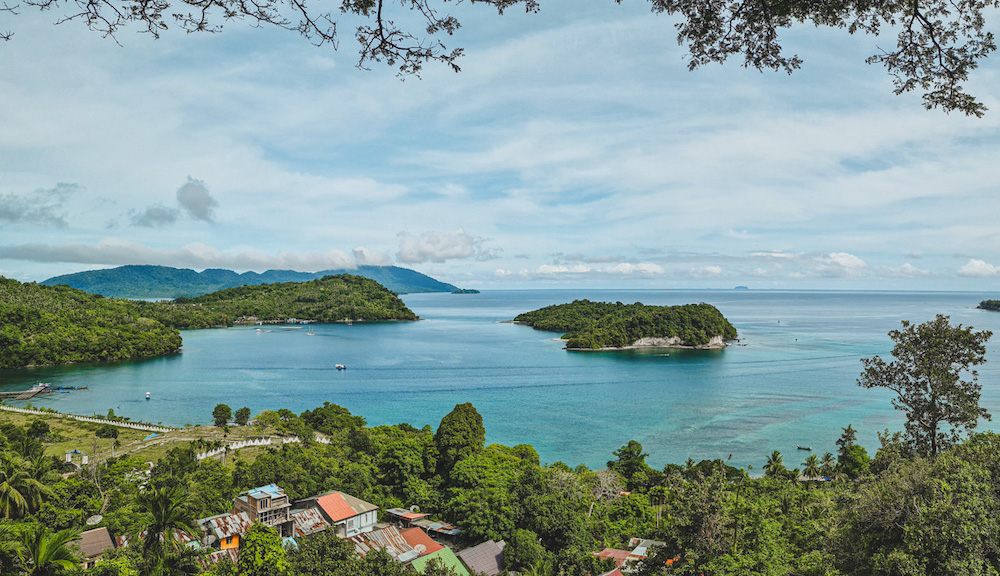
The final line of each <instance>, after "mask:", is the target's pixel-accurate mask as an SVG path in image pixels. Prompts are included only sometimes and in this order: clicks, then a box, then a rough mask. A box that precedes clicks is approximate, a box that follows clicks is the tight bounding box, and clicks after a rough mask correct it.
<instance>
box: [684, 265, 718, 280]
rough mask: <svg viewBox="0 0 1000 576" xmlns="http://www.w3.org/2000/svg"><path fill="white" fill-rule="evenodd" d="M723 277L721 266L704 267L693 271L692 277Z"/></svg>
mask: <svg viewBox="0 0 1000 576" xmlns="http://www.w3.org/2000/svg"><path fill="white" fill-rule="evenodd" d="M721 275H722V267H721V266H714V265H712V266H702V267H700V268H694V269H692V270H691V276H694V277H695V278H714V277H716V276H721Z"/></svg>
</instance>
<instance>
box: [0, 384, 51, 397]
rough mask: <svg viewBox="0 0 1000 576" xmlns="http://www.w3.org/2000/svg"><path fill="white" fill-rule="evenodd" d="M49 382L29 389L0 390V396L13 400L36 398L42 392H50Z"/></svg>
mask: <svg viewBox="0 0 1000 576" xmlns="http://www.w3.org/2000/svg"><path fill="white" fill-rule="evenodd" d="M50 391H51V390H49V385H48V384H44V383H41V384H35V385H34V386H32V387H31V388H28V389H27V390H17V391H14V392H0V398H10V399H13V400H29V399H31V398H34V397H35V395H37V394H42V393H43V392H50Z"/></svg>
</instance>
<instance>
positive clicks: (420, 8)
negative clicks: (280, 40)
mask: <svg viewBox="0 0 1000 576" xmlns="http://www.w3.org/2000/svg"><path fill="white" fill-rule="evenodd" d="M615 1H616V2H617V3H619V4H620V3H621V0H615ZM649 1H650V5H651V6H650V8H651V10H652V12H653V13H655V14H664V15H667V16H670V17H672V18H671V22H673V23H674V26H675V27H676V30H677V41H678V43H680V44H682V45H684V46H685V47H686V48H687V51H688V56H689V57H688V68H690V69H695V68H698V67H700V66H704V65H705V64H709V63H715V62H724V61H726V60H728V59H730V58H738V59H740V60H742V64H743V66H745V67H748V68H749V67H753V68H756V69H758V70H762V71H763V70H775V71H784V72H788V73H792V72H793V71H795V70H797V69H799V68H800V67H801V66H802V64H803V61H802V59H801V58H800V57H799V56H798V55H795V54H791V55H790V54H787V53H786V52H785V50H784V47H783V46H782V38H781V33H782V32H784V31H786V30H788V29H790V28H792V27H794V26H801V25H809V24H811V25H814V26H817V27H829V28H836V29H840V30H843V31H845V32H847V33H849V34H855V33H859V32H861V33H865V34H870V35H873V36H875V35H882V34H895V35H896V39H895V45H894V46H892V45H888V46H887V45H886V44H885V43H880V44H879V47H878V48H877V51H876V53H875V54H873V55H872V56H871V57H869V58H868V60H867V62H868V63H869V64H879V65H882V66H884V67H885V69H886V71H887V72H888V73H889V75H890V76H891V77H892V79H893V87H894V91H895V93H896V94H902V93H905V92H911V91H922V92H923V101H924V106H925V107H926V108H928V109H930V108H941V109H943V110H945V111H947V112H950V111H959V112H962V113H964V114H968V115H975V116H981V115H982V114H983V113H984V111H985V110H986V107H985V106H984V105H983V104H982V103H981V102H980V101H978V100H977V99H976V97H975V96H974V95H972V94H969V93H968V92H967V91H966V90H965V88H964V87H963V86H962V84H963V83H964V82H966V81H967V80H968V79H969V73H970V72H971V71H973V70H975V69H976V68H977V67H978V66H979V63H980V62H981V61H982V60H983V59H985V58H987V57H988V56H989V55H990V54H991V53H992V52H994V51H995V50H996V43H995V41H994V36H993V34H992V33H991V32H989V31H988V29H987V21H986V16H987V14H988V13H989V10H990V9H991V8H996V7H997V6H1000V2H998V1H997V0H961V1H958V2H956V1H951V0H912V1H907V2H900V1H897V0H838V1H834V0H818V1H805V0H757V1H754V2H747V1H744V0H725V1H722V0H720V1H716V2H690V1H688V0H649ZM446 2H447V0H400V1H399V2H398V3H397V2H389V1H388V0H344V2H342V3H340V4H339V5H338V8H337V9H335V10H328V9H326V8H325V7H323V6H321V5H318V4H317V3H310V2H309V1H308V0H260V1H258V2H252V3H248V2H242V1H240V0H157V1H155V2H154V1H149V0H105V1H101V2H98V1H96V0H76V1H75V2H67V1H64V0H23V1H22V2H21V3H20V4H18V3H14V4H11V3H4V4H0V12H8V13H11V14H17V13H19V11H20V10H23V9H24V8H25V7H33V8H39V9H41V10H48V9H53V8H65V7H68V8H69V12H68V14H67V15H65V16H61V17H57V22H60V23H62V22H67V21H74V20H75V21H79V22H82V23H84V24H85V25H86V26H88V27H89V28H90V29H92V30H94V31H95V32H98V33H100V34H103V35H104V36H110V37H112V38H113V37H115V36H116V34H118V33H119V32H121V31H123V30H127V29H133V28H134V29H137V30H138V31H140V32H145V33H149V34H151V35H153V36H155V37H158V36H159V34H160V33H162V32H164V31H165V30H167V28H168V26H170V25H176V26H178V27H179V28H181V29H183V30H186V31H188V32H218V31H220V30H221V29H222V23H223V22H229V21H234V20H237V21H238V20H243V21H247V22H249V23H250V24H251V25H257V26H259V25H271V26H277V27H279V28H283V29H287V30H291V31H293V32H297V33H299V34H301V35H302V36H304V37H305V38H306V39H307V40H308V41H310V42H312V43H313V44H315V45H317V46H323V45H327V46H331V47H333V48H334V49H336V48H337V47H338V45H339V41H340V39H341V38H342V36H343V30H344V29H343V28H338V25H339V24H341V23H344V24H346V29H347V31H348V32H347V33H348V34H350V35H353V36H354V38H355V40H357V43H358V55H359V56H358V61H357V66H358V67H360V68H365V69H367V68H368V67H369V66H370V65H371V64H372V63H385V64H386V65H388V66H390V67H394V68H397V70H398V72H399V74H400V75H408V74H416V73H419V72H420V70H421V69H422V68H423V67H424V65H425V64H427V63H428V62H438V63H441V64H444V65H446V66H448V67H450V68H451V69H453V70H455V71H458V70H459V65H458V60H459V58H460V57H461V56H462V55H463V48H461V47H449V46H446V45H445V43H444V42H443V41H442V40H441V38H443V37H446V36H451V35H452V34H454V33H455V32H456V31H457V30H458V29H459V28H460V27H461V23H460V22H459V20H458V18H457V17H455V16H454V15H453V14H451V13H449V11H448V10H447V8H448V5H447V4H446ZM470 2H471V3H472V4H484V5H487V6H489V7H491V8H493V9H495V10H497V11H498V12H499V13H500V14H503V12H504V11H505V10H506V9H508V8H514V7H517V8H522V9H524V10H526V11H527V12H537V11H538V10H539V9H540V8H541V3H540V2H539V0H470ZM12 37H13V31H10V30H0V38H2V39H7V40H9V39H11V38H12Z"/></svg>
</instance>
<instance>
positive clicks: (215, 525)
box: [198, 512, 253, 540]
mask: <svg viewBox="0 0 1000 576" xmlns="http://www.w3.org/2000/svg"><path fill="white" fill-rule="evenodd" d="M198 525H199V526H201V527H202V529H203V530H205V531H206V532H208V533H209V534H211V535H213V536H215V537H216V538H218V539H219V540H221V539H223V538H231V537H233V536H239V535H242V534H245V533H246V531H247V530H249V529H250V526H252V525H253V522H252V521H251V520H250V515H249V514H247V513H246V512H239V513H236V514H233V513H228V514H219V515H217V516H209V517H208V518H202V519H200V520H198Z"/></svg>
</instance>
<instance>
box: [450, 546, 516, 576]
mask: <svg viewBox="0 0 1000 576" xmlns="http://www.w3.org/2000/svg"><path fill="white" fill-rule="evenodd" d="M505 546H506V544H505V543H504V541H503V540H501V541H499V542H494V541H493V540H487V541H486V542H483V543H482V544H477V545H475V546H473V547H471V548H466V549H465V550H461V551H459V553H458V557H459V559H461V560H462V562H464V563H465V565H466V566H468V567H469V570H472V572H473V573H475V574H485V575H486V576H496V575H497V574H501V573H504V566H503V549H504V547H505Z"/></svg>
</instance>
